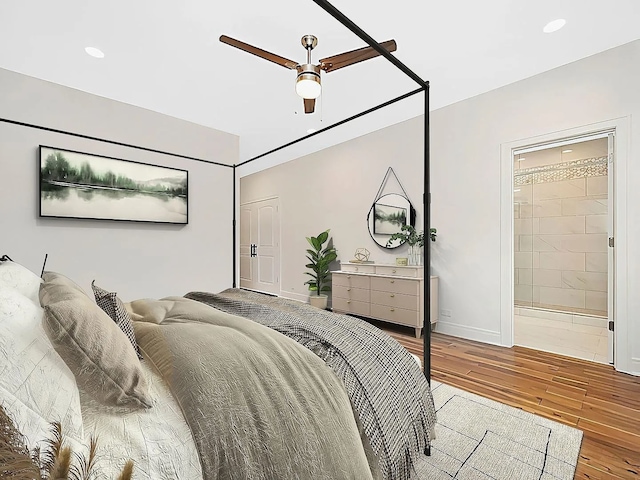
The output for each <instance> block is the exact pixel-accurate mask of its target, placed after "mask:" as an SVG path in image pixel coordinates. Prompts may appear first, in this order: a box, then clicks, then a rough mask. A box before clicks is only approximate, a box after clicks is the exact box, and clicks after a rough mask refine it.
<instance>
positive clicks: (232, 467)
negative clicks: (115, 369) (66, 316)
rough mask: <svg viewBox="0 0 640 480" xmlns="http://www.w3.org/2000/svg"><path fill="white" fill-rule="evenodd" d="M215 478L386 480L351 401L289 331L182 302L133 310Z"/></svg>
mask: <svg viewBox="0 0 640 480" xmlns="http://www.w3.org/2000/svg"><path fill="white" fill-rule="evenodd" d="M130 305H131V309H132V310H133V317H134V319H135V320H136V321H135V322H134V328H135V333H136V338H137V340H138V345H139V346H140V348H141V350H142V352H143V354H144V357H145V361H148V362H151V363H153V364H154V365H155V367H156V368H157V369H158V371H159V372H160V374H161V375H162V376H163V378H164V380H165V381H166V382H167V384H168V385H169V387H170V389H171V392H172V393H173V395H174V396H175V397H176V399H177V401H178V403H179V404H180V407H181V408H182V411H183V413H184V417H185V419H186V421H187V423H188V425H189V427H190V428H191V430H192V433H193V436H194V440H195V443H196V446H197V448H198V451H199V454H200V460H201V463H202V470H203V476H204V478H205V479H206V480H212V479H264V480H267V479H268V480H273V479H279V480H286V479H326V480H329V479H331V480H335V479H354V480H360V479H362V480H364V479H371V478H379V470H378V468H377V465H376V462H377V461H376V460H375V455H373V453H372V452H371V448H370V446H369V444H368V441H367V438H366V436H365V435H364V434H363V432H362V431H361V429H360V428H359V426H358V423H357V420H356V419H355V417H354V413H353V410H352V407H351V403H350V401H349V397H348V396H347V393H346V392H345V390H344V387H343V386H342V385H341V383H340V381H339V380H338V379H337V378H336V376H335V375H334V373H333V372H332V371H331V370H330V369H329V368H327V366H326V365H325V364H324V362H323V361H322V360H321V359H319V358H318V357H316V356H315V355H314V354H313V353H311V352H309V351H308V350H307V349H305V348H304V347H302V346H300V345H298V344H297V343H296V342H294V341H293V340H291V339H289V338H287V337H286V336H284V335H281V334H280V333H278V332H276V331H274V330H271V329H269V328H266V327H264V326H262V325H260V324H257V323H255V322H252V321H250V320H247V319H245V318H241V317H237V316H234V315H230V314H227V313H224V312H221V311H219V310H216V309H214V308H211V307H209V306H207V305H204V304H202V303H198V302H195V301H193V300H188V299H185V298H181V297H169V298H166V299H163V300H158V301H153V300H137V301H134V302H132V303H131V304H130Z"/></svg>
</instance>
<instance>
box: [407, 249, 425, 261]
mask: <svg viewBox="0 0 640 480" xmlns="http://www.w3.org/2000/svg"><path fill="white" fill-rule="evenodd" d="M407 256H408V257H409V265H412V266H418V265H422V248H421V247H420V245H409V251H408V254H407Z"/></svg>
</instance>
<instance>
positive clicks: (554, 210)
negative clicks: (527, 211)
mask: <svg viewBox="0 0 640 480" xmlns="http://www.w3.org/2000/svg"><path fill="white" fill-rule="evenodd" d="M534 202H535V203H534V208H533V216H534V217H540V218H541V217H559V216H560V215H562V200H561V199H554V200H541V199H538V198H534Z"/></svg>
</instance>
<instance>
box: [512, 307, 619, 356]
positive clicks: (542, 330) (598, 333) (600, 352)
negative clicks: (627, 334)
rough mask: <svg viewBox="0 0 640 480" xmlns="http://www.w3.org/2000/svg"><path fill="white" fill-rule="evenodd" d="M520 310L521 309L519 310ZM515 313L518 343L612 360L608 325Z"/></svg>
mask: <svg viewBox="0 0 640 480" xmlns="http://www.w3.org/2000/svg"><path fill="white" fill-rule="evenodd" d="M516 312H518V310H516ZM525 312H526V311H525V310H520V314H516V315H514V319H515V325H514V343H515V344H516V345H520V346H523V347H528V348H534V349H536V350H544V351H546V352H552V353H558V354H560V355H568V356H570V357H576V358H582V359H584V360H592V361H595V362H599V363H609V362H608V357H607V351H608V348H609V345H608V339H607V329H606V328H604V327H600V326H592V325H581V324H577V323H572V322H563V321H558V320H551V319H546V318H536V317H530V316H526V315H525V314H523V313H525Z"/></svg>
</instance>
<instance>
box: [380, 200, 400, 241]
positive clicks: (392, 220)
mask: <svg viewBox="0 0 640 480" xmlns="http://www.w3.org/2000/svg"><path fill="white" fill-rule="evenodd" d="M373 214H374V222H373V233H375V234H377V235H393V234H394V233H396V232H399V231H400V228H401V227H402V226H403V225H406V224H407V209H406V208H404V207H396V206H394V205H385V204H383V203H375V205H374V211H373Z"/></svg>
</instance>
